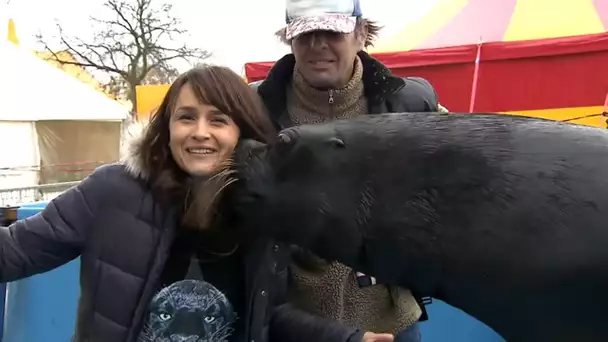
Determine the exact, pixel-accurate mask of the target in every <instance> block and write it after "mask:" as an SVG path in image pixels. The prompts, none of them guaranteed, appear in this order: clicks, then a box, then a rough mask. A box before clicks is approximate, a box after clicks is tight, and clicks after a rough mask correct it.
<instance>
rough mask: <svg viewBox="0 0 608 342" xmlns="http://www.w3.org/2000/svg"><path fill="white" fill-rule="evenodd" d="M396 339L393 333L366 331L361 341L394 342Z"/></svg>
mask: <svg viewBox="0 0 608 342" xmlns="http://www.w3.org/2000/svg"><path fill="white" fill-rule="evenodd" d="M394 340H395V336H393V335H392V334H376V333H373V332H366V333H365V334H364V335H363V339H361V342H393V341H394Z"/></svg>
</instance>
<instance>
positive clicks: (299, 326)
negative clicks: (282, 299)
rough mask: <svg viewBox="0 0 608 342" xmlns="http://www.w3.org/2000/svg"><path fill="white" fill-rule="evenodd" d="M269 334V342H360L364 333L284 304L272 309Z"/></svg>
mask: <svg viewBox="0 0 608 342" xmlns="http://www.w3.org/2000/svg"><path fill="white" fill-rule="evenodd" d="M269 334H270V336H269V341H271V342H279V341H280V342H310V341H314V342H361V341H363V336H364V334H365V332H364V331H362V330H360V329H355V328H351V327H347V326H345V325H343V324H342V323H340V322H337V321H335V320H332V319H327V318H322V317H317V316H313V315H311V314H309V313H306V312H304V311H301V310H299V309H297V308H295V307H293V306H292V305H291V304H289V303H284V304H281V305H279V306H277V307H275V308H274V309H273V313H272V317H271V319H270V327H269Z"/></svg>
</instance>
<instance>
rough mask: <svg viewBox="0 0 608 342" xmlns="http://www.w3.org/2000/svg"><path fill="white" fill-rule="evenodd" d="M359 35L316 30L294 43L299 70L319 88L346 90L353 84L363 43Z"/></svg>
mask: <svg viewBox="0 0 608 342" xmlns="http://www.w3.org/2000/svg"><path fill="white" fill-rule="evenodd" d="M358 37H359V35H357V34H356V33H354V32H353V33H346V34H343V33H336V32H331V31H313V32H308V33H304V34H301V35H299V36H297V37H295V38H294V39H293V40H292V41H291V51H292V53H293V54H294V56H295V58H296V68H298V70H299V71H300V73H301V74H302V76H303V77H304V79H305V80H306V81H307V82H308V83H309V84H310V85H311V86H313V87H315V88H318V89H336V88H342V87H344V86H345V85H346V84H347V83H348V81H350V79H351V77H352V73H353V65H354V61H355V56H356V55H357V52H359V50H361V48H362V43H361V41H360V39H359V38H358Z"/></svg>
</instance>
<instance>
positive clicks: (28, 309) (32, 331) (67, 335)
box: [2, 202, 80, 342]
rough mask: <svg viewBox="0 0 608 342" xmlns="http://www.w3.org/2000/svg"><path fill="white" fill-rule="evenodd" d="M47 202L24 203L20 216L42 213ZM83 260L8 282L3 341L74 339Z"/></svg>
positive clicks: (18, 215)
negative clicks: (81, 262)
mask: <svg viewBox="0 0 608 342" xmlns="http://www.w3.org/2000/svg"><path fill="white" fill-rule="evenodd" d="M45 205H46V203H45V202H38V203H30V204H26V205H22V206H21V207H20V208H19V209H18V211H17V218H18V219H24V218H26V217H29V216H31V215H34V214H36V213H38V212H39V211H40V210H42V209H43V208H44V206H45ZM79 273H80V260H79V259H76V260H74V261H72V262H70V263H68V264H66V265H63V266H61V267H59V268H57V269H55V270H52V271H50V272H47V273H43V274H39V275H35V276H33V277H29V278H25V279H22V280H19V281H15V282H12V283H8V285H7V294H6V305H5V309H6V310H5V317H4V336H3V339H2V341H3V342H39V341H49V342H50V341H53V342H55V341H57V342H61V341H66V342H67V341H70V340H71V338H72V335H73V333H74V324H75V320H76V309H77V302H78V296H79V294H80V288H79Z"/></svg>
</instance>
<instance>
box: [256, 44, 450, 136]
mask: <svg viewBox="0 0 608 342" xmlns="http://www.w3.org/2000/svg"><path fill="white" fill-rule="evenodd" d="M359 58H360V59H361V63H362V65H363V89H364V92H365V96H366V97H367V103H368V106H369V114H381V113H403V112H438V111H439V109H438V107H437V105H438V99H437V94H436V93H435V89H433V86H431V84H430V83H429V82H428V81H427V80H425V79H423V78H420V77H405V78H402V77H397V76H394V75H393V74H392V73H391V71H390V70H389V69H388V68H387V67H386V66H384V64H382V63H380V62H379V61H378V60H376V59H375V58H373V57H371V56H370V55H368V54H367V53H365V52H363V51H361V52H359ZM295 63H296V60H295V57H294V55H293V54H288V55H286V56H285V57H283V58H281V59H280V60H279V61H277V62H276V63H275V65H274V66H273V67H272V69H271V70H270V72H269V73H268V76H267V77H266V79H265V80H263V81H258V82H253V83H252V84H251V86H252V87H253V88H254V89H257V92H258V94H259V95H260V97H261V98H262V101H263V102H264V105H265V106H266V109H267V110H268V113H269V115H270V117H271V119H272V121H273V122H274V124H275V126H276V128H277V129H281V128H286V127H290V126H292V125H293V123H292V122H291V119H290V118H289V115H288V114H287V92H286V89H287V85H288V84H289V82H291V78H292V75H293V70H294V67H295Z"/></svg>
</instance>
